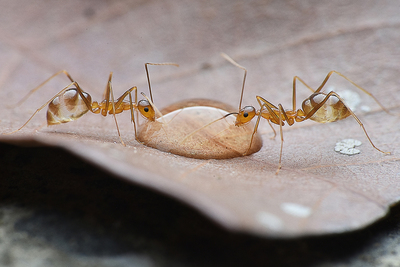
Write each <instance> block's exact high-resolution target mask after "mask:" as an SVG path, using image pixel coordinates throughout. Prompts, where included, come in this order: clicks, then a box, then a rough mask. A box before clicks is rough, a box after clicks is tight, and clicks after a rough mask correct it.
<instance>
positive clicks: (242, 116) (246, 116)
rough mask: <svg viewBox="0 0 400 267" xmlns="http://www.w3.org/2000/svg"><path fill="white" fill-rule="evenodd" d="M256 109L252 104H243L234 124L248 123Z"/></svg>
mask: <svg viewBox="0 0 400 267" xmlns="http://www.w3.org/2000/svg"><path fill="white" fill-rule="evenodd" d="M256 113H257V112H256V109H255V108H254V107H252V106H245V107H244V108H242V109H241V110H240V111H239V113H238V115H237V117H236V121H235V125H236V126H239V125H243V124H246V123H248V122H249V121H251V120H252V119H253V118H254V116H255V115H256Z"/></svg>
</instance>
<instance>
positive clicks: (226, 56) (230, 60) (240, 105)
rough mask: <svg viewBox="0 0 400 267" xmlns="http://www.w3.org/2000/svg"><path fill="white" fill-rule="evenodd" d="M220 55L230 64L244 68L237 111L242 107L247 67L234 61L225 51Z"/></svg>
mask: <svg viewBox="0 0 400 267" xmlns="http://www.w3.org/2000/svg"><path fill="white" fill-rule="evenodd" d="M221 56H222V57H223V58H225V59H226V60H228V61H229V62H230V63H231V64H233V65H235V66H236V67H238V68H241V69H242V70H244V77H243V84H242V93H241V94H240V101H239V111H240V110H241V109H242V101H243V93H244V84H245V82H246V76H247V69H246V68H245V67H243V66H241V65H239V64H238V63H237V62H236V61H234V60H233V59H232V58H231V57H230V56H228V55H227V54H225V53H221Z"/></svg>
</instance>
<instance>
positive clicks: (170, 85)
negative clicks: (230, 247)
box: [0, 0, 400, 237]
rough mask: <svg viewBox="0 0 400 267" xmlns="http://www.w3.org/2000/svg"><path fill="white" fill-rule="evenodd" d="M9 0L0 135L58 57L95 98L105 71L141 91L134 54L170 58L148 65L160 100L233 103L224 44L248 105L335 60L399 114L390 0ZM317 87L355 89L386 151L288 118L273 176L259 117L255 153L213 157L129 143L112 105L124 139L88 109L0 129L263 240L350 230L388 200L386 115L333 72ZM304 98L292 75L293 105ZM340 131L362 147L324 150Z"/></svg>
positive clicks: (17, 120) (392, 162) (277, 97)
mask: <svg viewBox="0 0 400 267" xmlns="http://www.w3.org/2000/svg"><path fill="white" fill-rule="evenodd" d="M18 2H19V1H13V2H10V1H2V2H1V6H2V9H1V11H0V12H1V16H0V18H1V20H2V21H1V24H0V25H1V26H0V47H1V49H0V56H1V59H2V63H3V64H2V66H1V70H0V74H1V75H0V85H1V89H0V94H1V97H2V99H3V105H2V106H1V113H2V118H1V121H0V127H1V132H9V131H11V130H15V129H17V128H18V127H20V126H21V125H22V124H23V123H24V122H25V121H26V120H27V119H28V118H29V116H30V115H31V114H32V113H33V112H34V111H35V110H36V109H37V108H38V107H39V106H41V105H42V104H44V103H45V102H46V101H47V100H48V99H50V98H51V97H52V96H53V95H54V94H55V93H56V92H57V91H59V90H61V89H62V88H63V87H64V86H66V85H67V84H68V80H67V79H66V78H65V77H59V78H55V79H54V80H52V81H51V82H49V83H48V84H47V85H46V86H45V87H43V88H42V89H41V91H40V92H38V93H36V94H34V95H33V96H32V97H30V98H29V99H28V101H26V102H25V103H24V104H23V105H21V106H19V107H15V106H14V107H13V105H14V104H15V103H17V102H18V101H19V100H20V99H21V98H22V97H23V96H24V95H25V94H26V93H27V92H28V91H29V90H30V89H32V88H33V87H35V86H37V85H38V84H40V83H41V82H43V81H44V80H45V79H46V78H48V77H50V76H51V75H52V74H54V73H55V72H57V71H59V70H60V69H66V70H67V71H69V72H70V74H71V75H72V77H73V78H74V79H75V80H76V81H78V83H79V84H80V85H81V87H82V88H83V89H84V90H86V91H87V92H89V93H90V94H91V95H92V97H93V99H95V100H101V98H102V92H103V90H104V87H105V84H106V81H107V77H108V74H109V72H110V71H113V72H114V78H113V88H114V91H115V94H116V95H121V94H122V93H123V92H124V90H127V89H128V88H129V87H131V86H133V85H137V86H138V88H139V91H145V92H146V91H147V88H146V86H147V85H146V77H145V73H144V68H143V65H144V63H145V62H167V61H173V62H177V63H179V64H180V68H178V69H176V68H174V67H169V66H162V67H161V66H152V67H151V69H150V72H151V79H152V86H153V90H154V101H155V104H156V105H157V106H158V107H161V108H162V107H165V106H167V105H168V104H171V103H174V102H176V101H180V100H184V99H188V98H194V97H196V98H210V99H214V100H223V101H224V102H227V103H228V104H231V105H234V106H236V105H237V104H238V101H239V90H240V86H241V83H242V77H243V76H242V75H243V73H242V71H241V70H239V69H237V68H235V67H234V66H232V65H230V64H229V63H227V62H226V61H224V59H222V58H221V57H220V56H219V53H220V52H222V51H223V52H225V53H227V54H229V55H230V56H232V57H233V58H234V59H235V60H237V61H238V62H239V63H240V64H241V65H243V66H245V67H246V68H247V69H248V72H249V74H248V80H247V82H246V92H245V97H244V104H245V105H254V106H256V104H257V102H256V99H255V96H256V95H261V96H263V97H264V98H266V99H268V100H269V101H271V102H272V103H274V104H278V103H282V104H283V106H284V107H285V108H291V103H292V102H291V98H292V91H291V88H292V78H293V76H295V75H298V76H300V77H301V78H302V79H304V80H305V81H306V82H307V83H308V84H309V85H311V86H312V87H313V88H317V87H318V86H319V84H320V83H321V82H322V80H323V79H324V77H325V75H326V74H327V73H328V72H329V71H330V70H337V71H340V72H342V73H343V74H345V75H346V76H348V77H349V78H351V79H352V80H354V81H355V82H357V83H358V84H359V85H361V86H363V87H364V88H366V89H368V90H370V91H371V92H372V93H373V94H374V95H375V96H376V97H377V98H378V99H379V100H380V101H381V102H382V103H383V104H384V105H385V106H386V107H387V108H389V109H391V110H394V111H397V112H399V109H398V108H397V109H396V107H398V102H399V101H400V96H399V94H398V93H397V92H398V91H399V90H398V84H400V78H399V77H400V76H399V75H398V71H399V69H400V68H399V62H400V61H399V57H400V48H399V46H398V44H399V42H400V40H399V31H398V28H399V25H400V19H399V17H398V11H399V8H398V2H397V1H386V2H385V3H380V2H377V1H361V0H360V1H352V2H348V1H335V2H332V1H318V2H315V1H301V2H300V1H297V2H296V1H252V2H246V3H242V2H240V1H215V2H213V3H209V4H205V3H201V2H190V3H188V2H185V1H112V2H108V1H101V2H100V1H85V2H79V4H78V2H74V1H70V2H65V1H52V2H48V1H35V2H32V3H31V2H29V3H28V2H26V3H25V2H24V4H23V5H21V4H20V3H18ZM326 88H327V89H326V90H335V91H337V92H339V93H340V92H343V91H344V92H346V91H348V90H353V91H354V92H356V93H357V94H359V96H360V101H361V103H360V104H359V105H358V106H357V107H356V108H355V112H356V113H357V114H360V119H361V120H362V121H363V123H364V124H365V127H366V129H367V131H368V132H369V134H370V136H371V138H372V140H373V141H374V142H375V144H376V145H377V146H378V147H379V148H381V149H383V150H386V151H391V152H392V155H388V156H385V155H383V154H382V153H379V152H378V151H376V150H375V149H373V148H372V147H371V146H370V145H369V143H368V141H367V139H366V137H365V135H364V133H363V132H362V130H361V129H360V127H359V126H358V125H357V123H356V122H355V121H354V120H353V119H351V118H349V119H347V120H344V121H341V122H337V123H331V124H316V123H313V122H304V123H301V124H298V125H295V126H292V127H286V128H285V129H284V139H285V142H284V149H283V159H282V160H283V169H282V170H281V172H280V173H279V175H275V170H276V167H277V164H278V160H279V148H280V139H279V137H277V138H275V140H271V139H270V137H271V136H272V132H271V130H270V128H269V127H268V124H267V123H266V122H263V123H262V126H261V128H260V130H259V131H260V133H261V134H262V137H263V143H264V145H263V147H262V149H261V150H260V152H258V153H255V154H253V155H251V156H247V157H241V158H235V159H227V160H198V159H190V158H185V157H181V156H176V155H173V154H169V153H164V152H161V151H158V150H156V149H153V148H149V147H145V146H143V145H141V144H138V143H137V142H136V141H135V140H134V136H133V131H132V125H131V124H130V123H129V114H122V115H121V116H118V120H119V122H120V127H121V133H122V137H123V139H124V140H125V142H126V143H127V146H126V147H123V146H122V145H121V144H120V143H119V139H118V136H117V133H116V130H115V126H114V121H113V119H112V118H111V117H108V118H101V117H100V116H99V115H93V114H87V115H85V116H84V117H82V118H81V119H79V120H78V121H76V122H72V123H69V124H66V125H60V126H54V127H48V128H46V127H44V128H40V129H39V130H38V131H35V129H37V128H38V127H40V126H41V125H43V123H44V122H45V119H44V118H45V111H42V112H41V113H39V114H38V116H36V117H35V119H34V120H32V122H31V123H30V124H28V125H27V127H25V128H24V129H23V130H22V131H21V132H20V133H18V134H14V135H11V136H1V141H2V142H12V143H21V144H45V145H51V146H58V147H62V148H65V149H67V150H69V151H71V152H73V153H75V154H77V155H79V156H80V157H82V158H83V159H86V160H88V161H90V162H92V163H94V164H95V165H98V166H99V167H101V168H104V169H106V170H108V171H110V172H112V173H114V174H116V175H117V176H119V177H122V178H123V179H126V180H129V181H131V182H132V183H135V184H139V185H142V186H146V187H150V188H153V189H155V190H157V191H159V192H162V193H164V194H167V195H170V196H172V197H174V198H177V199H180V200H182V201H184V202H185V203H187V204H188V205H190V206H193V207H195V208H196V209H198V210H200V211H201V212H202V213H204V214H205V215H207V216H209V217H210V218H211V219H213V220H215V221H217V222H218V223H220V224H221V225H223V226H225V227H227V228H230V229H233V230H237V231H244V232H250V233H255V234H260V235H265V236H276V237H293V236H303V235H315V234H326V233H336V232H343V231H350V230H354V229H359V228H361V227H364V226H366V225H368V224H371V223H372V222H374V221H376V220H377V219H379V218H381V217H382V216H384V215H385V214H386V213H387V210H388V208H389V206H390V205H393V204H395V203H396V202H397V201H398V200H399V197H400V186H399V183H400V182H399V181H400V164H399V156H398V155H399V153H400V150H399V145H398V144H399V137H398V134H397V132H398V131H399V125H400V119H399V117H396V116H390V115H387V114H386V113H385V112H383V111H382V110H381V109H380V108H379V106H378V105H377V104H376V103H375V102H374V101H373V100H372V99H371V98H369V97H368V96H367V95H365V94H363V93H362V92H360V91H359V90H357V89H356V88H354V87H353V86H351V84H349V83H348V82H346V81H345V80H343V79H342V78H340V77H338V76H334V77H332V79H331V80H330V81H329V83H328V85H327V86H326ZM308 95H309V91H308V90H307V89H306V88H304V87H301V86H299V88H298V93H297V100H298V105H300V103H301V101H302V100H303V99H305V98H306V97H307V96H308ZM367 108H368V109H370V111H369V112H368V113H365V112H363V111H362V110H363V109H364V110H365V109H367ZM346 138H353V139H357V140H361V141H362V142H363V145H362V146H361V147H359V149H360V150H361V153H360V154H358V155H354V156H347V155H343V154H339V153H337V152H335V151H334V147H335V144H336V143H337V142H338V141H340V140H342V139H346Z"/></svg>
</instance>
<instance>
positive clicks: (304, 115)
mask: <svg viewBox="0 0 400 267" xmlns="http://www.w3.org/2000/svg"><path fill="white" fill-rule="evenodd" d="M222 56H223V57H224V58H225V59H226V60H228V61H229V62H230V63H232V64H233V65H235V66H237V67H239V68H241V69H243V70H244V73H245V74H244V79H243V85H242V92H241V97H240V104H239V111H238V112H233V113H230V114H227V115H225V117H226V116H229V115H236V121H235V125H236V126H243V125H245V124H247V123H248V122H250V121H251V120H252V119H253V118H254V117H256V116H257V121H256V124H255V127H254V130H253V135H254V134H255V133H256V132H257V129H258V126H259V123H260V119H261V118H263V119H266V120H267V121H268V123H269V124H270V126H271V128H272V125H271V122H272V123H274V124H277V125H279V131H280V136H281V148H280V155H279V165H278V169H277V171H276V173H278V172H279V170H280V169H281V167H282V151H283V133H282V126H284V125H285V122H286V123H287V124H288V125H289V126H291V125H293V124H294V123H295V122H302V121H305V120H308V119H310V120H313V121H316V122H320V123H326V122H334V121H338V120H342V119H345V118H347V117H349V116H353V118H354V119H355V120H356V121H357V123H358V124H359V125H360V126H361V128H362V129H363V131H364V133H365V135H366V136H367V139H368V141H369V142H370V144H371V145H372V146H373V147H374V148H375V149H376V150H378V151H379V152H382V153H384V154H390V152H385V151H382V150H380V149H379V148H377V147H376V146H375V145H374V143H373V142H372V140H371V139H370V137H369V136H368V133H367V131H366V130H365V128H364V125H363V124H362V122H361V121H360V119H359V118H358V117H357V116H356V115H355V114H354V112H353V111H352V110H351V109H350V108H349V107H348V106H347V105H346V103H345V102H344V100H343V99H342V98H341V97H340V96H339V95H338V94H337V93H336V92H334V91H331V92H329V93H327V94H326V93H324V92H321V90H322V89H323V87H324V86H325V84H326V83H327V81H328V80H329V78H330V77H331V76H332V75H333V74H337V75H339V76H341V77H343V78H344V79H346V80H347V81H348V82H350V83H351V84H353V85H354V86H356V87H357V88H358V89H360V90H361V91H363V92H364V93H366V94H367V95H369V96H370V97H372V98H373V99H374V100H375V102H376V103H378V105H379V106H380V107H381V108H382V109H383V110H384V111H385V112H386V113H388V114H390V112H389V111H388V110H387V109H386V108H385V107H384V106H383V105H382V104H381V103H379V101H378V100H377V99H376V98H375V97H374V96H373V95H372V94H371V93H370V92H368V91H367V90H365V89H364V88H362V87H360V86H359V85H357V84H356V83H355V82H353V81H352V80H350V79H349V78H347V77H346V76H344V75H343V74H341V73H340V72H337V71H334V70H332V71H330V72H329V73H328V75H326V77H325V79H324V81H323V82H322V83H321V85H320V86H319V87H318V89H317V90H315V91H314V90H313V89H312V88H311V87H310V86H309V85H307V84H306V83H305V82H304V81H303V80H302V79H301V78H299V77H298V76H294V78H293V97H292V99H293V108H292V109H290V110H285V109H284V108H283V106H282V105H281V104H279V105H278V107H277V106H275V105H273V104H272V103H270V102H269V101H267V100H266V99H264V98H263V97H261V96H256V98H257V102H258V103H259V105H260V109H259V110H256V109H255V108H254V107H253V106H245V107H244V108H241V103H242V99H243V91H244V84H245V79H246V75H247V70H246V68H244V67H243V66H241V65H239V64H238V63H237V62H235V61H234V60H233V59H232V58H230V57H229V56H228V55H226V54H222ZM297 81H300V82H301V83H302V84H303V85H305V86H306V87H307V88H308V89H310V90H311V91H312V92H313V93H312V94H311V95H310V96H309V97H308V98H306V99H305V100H304V101H303V103H302V109H296V82H297ZM272 129H273V128H272ZM273 130H274V129H273ZM274 133H275V135H274V137H275V136H276V132H275V130H274ZM252 142H253V137H252V138H251V140H250V144H249V147H251V144H252Z"/></svg>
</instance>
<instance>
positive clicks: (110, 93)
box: [101, 72, 126, 146]
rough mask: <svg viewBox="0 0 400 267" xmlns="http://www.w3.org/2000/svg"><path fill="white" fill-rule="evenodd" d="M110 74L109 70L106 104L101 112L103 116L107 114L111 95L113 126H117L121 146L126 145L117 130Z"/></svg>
mask: <svg viewBox="0 0 400 267" xmlns="http://www.w3.org/2000/svg"><path fill="white" fill-rule="evenodd" d="M112 74H113V73H112V72H111V73H110V76H109V78H108V82H107V87H106V91H105V100H106V106H105V109H103V110H102V112H101V113H102V115H103V116H106V115H107V112H108V109H109V104H110V97H111V107H112V108H111V110H112V114H113V117H114V121H115V126H116V127H117V132H118V136H119V140H120V141H121V144H122V145H123V146H126V145H125V143H124V141H123V140H122V137H121V132H120V131H119V126H118V122H117V116H116V115H115V100H114V92H113V90H112V87H111V79H112ZM111 110H110V111H111Z"/></svg>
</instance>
